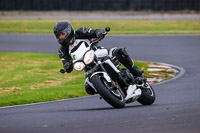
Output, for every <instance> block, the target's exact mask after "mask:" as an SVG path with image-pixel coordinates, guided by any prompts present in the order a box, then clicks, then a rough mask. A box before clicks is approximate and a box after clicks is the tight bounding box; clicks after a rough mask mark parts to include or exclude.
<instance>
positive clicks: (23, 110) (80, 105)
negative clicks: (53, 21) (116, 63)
mask: <svg viewBox="0 0 200 133" xmlns="http://www.w3.org/2000/svg"><path fill="white" fill-rule="evenodd" d="M101 44H102V45H103V46H105V47H107V48H111V47H116V46H117V47H126V49H127V51H128V53H129V54H130V55H131V57H132V58H134V59H137V60H144V61H153V62H164V63H169V64H173V65H176V66H180V67H182V68H184V70H185V74H184V75H183V76H181V77H180V78H178V79H176V80H173V81H170V82H166V83H163V84H159V85H153V87H154V88H155V92H156V95H157V99H156V102H155V103H154V104H153V105H151V106H142V105H140V104H139V103H131V104H128V105H127V106H126V108H123V109H114V108H112V107H111V106H110V105H108V104H107V103H106V102H105V101H104V100H100V99H99V98H98V96H90V97H84V98H75V99H69V100H62V101H56V102H48V103H41V104H33V105H25V106H17V107H7V108H0V132H1V133H102V132H104V133H110V132H113V133H134V132H135V133H145V132H148V133H199V132H200V126H199V125H200V120H199V119H200V87H199V81H200V69H199V67H200V52H199V51H200V36H199V35H180V36H179V35H178V36H174V35H166V36H164V35H159V36H107V37H105V39H104V40H103V41H102V42H101ZM57 48H58V45H57V43H56V41H55V39H54V37H53V36H52V35H0V52H35V53H51V54H56V53H57ZM2 69H3V68H2ZM47 93H48V92H47Z"/></svg>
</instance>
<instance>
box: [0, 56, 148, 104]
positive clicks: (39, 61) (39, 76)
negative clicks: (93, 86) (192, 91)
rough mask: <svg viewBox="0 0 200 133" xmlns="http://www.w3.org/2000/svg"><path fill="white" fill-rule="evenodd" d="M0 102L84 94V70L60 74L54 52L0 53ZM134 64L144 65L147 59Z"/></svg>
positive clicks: (69, 96)
mask: <svg viewBox="0 0 200 133" xmlns="http://www.w3.org/2000/svg"><path fill="white" fill-rule="evenodd" d="M0 62H1V63H0V67H1V68H3V69H0V75H1V76H0V106H9V105H19V104H28V103H36V102H44V101H53V100H60V99H67V98H73V97H81V96H87V93H86V92H85V89H84V86H83V84H84V78H85V74H84V72H77V71H73V72H72V73H71V74H61V73H60V72H59V70H60V68H62V63H61V61H60V60H59V57H58V56H57V55H52V54H33V53H0ZM136 65H137V66H139V67H140V68H141V67H143V69H147V63H145V62H140V61H137V62H136Z"/></svg>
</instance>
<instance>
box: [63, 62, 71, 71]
mask: <svg viewBox="0 0 200 133" xmlns="http://www.w3.org/2000/svg"><path fill="white" fill-rule="evenodd" d="M63 67H64V69H65V71H66V72H67V73H70V72H72V71H73V64H72V62H66V63H65V64H64V65H63Z"/></svg>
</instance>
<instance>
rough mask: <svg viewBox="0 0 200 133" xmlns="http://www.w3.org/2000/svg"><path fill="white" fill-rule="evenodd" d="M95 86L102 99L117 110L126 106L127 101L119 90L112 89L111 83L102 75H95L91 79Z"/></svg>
mask: <svg viewBox="0 0 200 133" xmlns="http://www.w3.org/2000/svg"><path fill="white" fill-rule="evenodd" d="M91 82H92V83H93V86H94V87H95V89H96V90H97V92H98V93H99V94H100V95H101V96H102V98H103V99H104V100H105V101H106V102H107V103H109V104H110V105H112V106H113V107H115V108H123V107H124V106H125V100H124V97H123V95H122V93H121V92H120V90H119V89H111V87H110V83H108V82H107V81H106V79H105V78H104V77H103V76H102V75H100V74H97V75H94V76H93V77H92V78H91Z"/></svg>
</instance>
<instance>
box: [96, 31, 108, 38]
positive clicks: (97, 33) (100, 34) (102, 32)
mask: <svg viewBox="0 0 200 133" xmlns="http://www.w3.org/2000/svg"><path fill="white" fill-rule="evenodd" d="M105 33H106V31H105V30H103V29H97V30H96V37H97V38H100V37H102V39H103V38H104V36H105Z"/></svg>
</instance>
